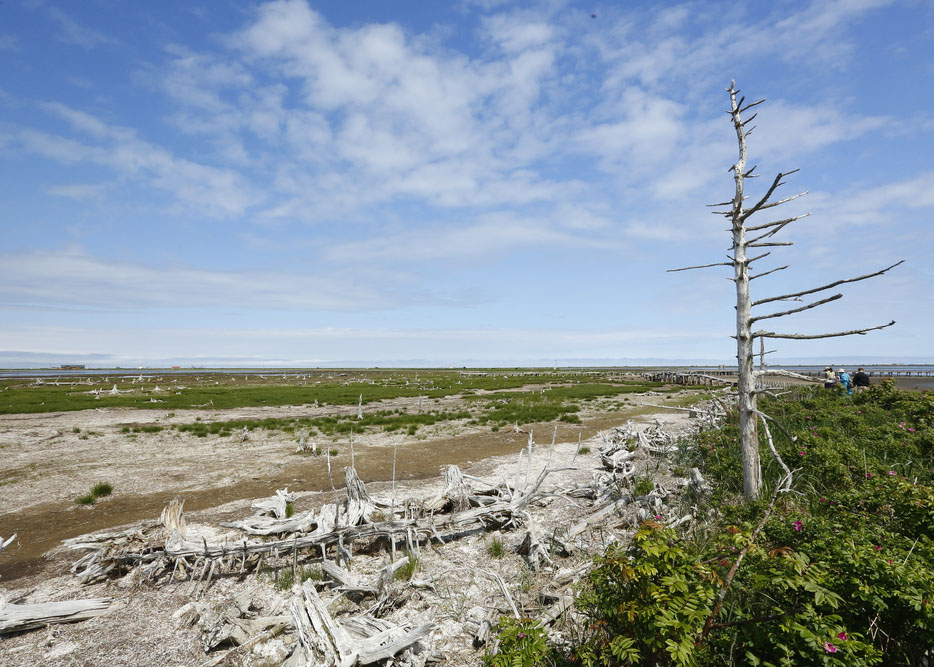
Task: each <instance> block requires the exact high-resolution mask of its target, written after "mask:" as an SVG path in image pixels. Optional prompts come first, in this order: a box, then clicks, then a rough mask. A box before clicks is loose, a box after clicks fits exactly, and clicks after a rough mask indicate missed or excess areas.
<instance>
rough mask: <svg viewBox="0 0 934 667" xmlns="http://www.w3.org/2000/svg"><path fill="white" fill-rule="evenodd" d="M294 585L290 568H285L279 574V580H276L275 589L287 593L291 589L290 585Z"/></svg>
mask: <svg viewBox="0 0 934 667" xmlns="http://www.w3.org/2000/svg"><path fill="white" fill-rule="evenodd" d="M294 583H295V577H294V575H293V574H292V569H291V568H288V567H287V568H285V569H284V570H282V571H281V572H279V578H278V579H277V580H276V587H277V588H278V589H279V590H280V591H287V590H289V589H290V588H292V584H294Z"/></svg>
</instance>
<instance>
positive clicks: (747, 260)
mask: <svg viewBox="0 0 934 667" xmlns="http://www.w3.org/2000/svg"><path fill="white" fill-rule="evenodd" d="M771 254H772V253H770V252H765V253H762V254H761V255H758V256H756V257H751V258H749V259H746V260H744V261H743V264H745V265H746V266H749V265H750V264H752V263H753V262H755V261H757V260H760V259H762V258H763V257H768V256H769V255H771ZM753 305H755V304H753Z"/></svg>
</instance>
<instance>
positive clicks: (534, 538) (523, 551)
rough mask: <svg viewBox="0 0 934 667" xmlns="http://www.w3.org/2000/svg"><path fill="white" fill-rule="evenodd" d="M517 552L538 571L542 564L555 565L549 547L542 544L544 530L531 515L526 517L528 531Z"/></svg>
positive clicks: (531, 567)
mask: <svg viewBox="0 0 934 667" xmlns="http://www.w3.org/2000/svg"><path fill="white" fill-rule="evenodd" d="M516 553H518V554H519V555H520V556H522V557H523V559H524V560H525V562H526V564H527V565H528V566H529V569H531V570H535V571H538V569H539V568H540V567H541V566H542V565H548V566H551V565H554V561H553V560H552V558H551V554H550V553H549V550H548V548H547V547H546V546H545V545H544V544H542V532H541V529H540V528H539V527H538V524H536V522H535V521H534V520H532V518H531V517H528V518H527V519H526V532H525V535H524V536H523V538H522V542H520V543H519V546H518V547H516Z"/></svg>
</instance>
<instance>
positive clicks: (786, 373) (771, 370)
mask: <svg viewBox="0 0 934 667" xmlns="http://www.w3.org/2000/svg"><path fill="white" fill-rule="evenodd" d="M754 373H755V375H756V377H760V376H763V375H779V376H781V377H789V378H795V379H796V380H806V381H808V382H820V383H823V382H824V378H812V377H809V376H807V375H801V374H800V373H793V372H792V371H783V370H782V369H780V368H768V369H765V370H761V371H754Z"/></svg>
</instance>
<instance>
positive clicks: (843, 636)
mask: <svg viewBox="0 0 934 667" xmlns="http://www.w3.org/2000/svg"><path fill="white" fill-rule="evenodd" d="M837 639H839V640H840V641H842V642H845V641H846V633H845V632H838V633H837Z"/></svg>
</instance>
